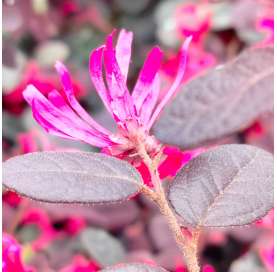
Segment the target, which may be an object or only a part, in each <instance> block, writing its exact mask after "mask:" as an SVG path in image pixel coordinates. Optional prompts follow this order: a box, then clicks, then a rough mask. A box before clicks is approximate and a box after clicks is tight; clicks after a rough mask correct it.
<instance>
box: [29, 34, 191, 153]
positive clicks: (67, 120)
mask: <svg viewBox="0 0 277 272" xmlns="http://www.w3.org/2000/svg"><path fill="white" fill-rule="evenodd" d="M113 36H114V32H113V33H111V34H110V35H108V37H107V39H106V43H105V44H104V45H102V46H100V47H98V48H96V49H95V50H93V51H92V52H91V55H90V62H89V70H90V76H91V80H92V82H93V84H94V86H95V89H96V91H97V93H98V95H99V96H100V97H101V99H102V101H103V103H104V105H105V107H106V109H107V111H108V112H109V113H110V114H111V115H112V117H113V119H114V120H115V122H116V123H117V126H118V132H117V133H116V134H112V133H111V132H110V131H108V130H107V129H106V128H104V127H103V126H101V125H100V124H99V123H97V122H96V121H95V120H94V119H93V118H92V117H91V116H90V115H89V114H88V113H87V112H86V111H85V109H84V108H83V107H82V106H81V105H80V104H79V102H78V101H77V99H76V97H75V96H74V92H73V85H72V81H71V78H70V75H69V72H68V70H67V69H66V67H65V66H64V65H63V64H62V63H60V62H57V63H56V66H55V67H56V70H57V72H58V73H59V75H60V79H61V82H62V85H63V93H60V92H58V91H57V90H52V91H51V92H49V93H48V97H47V98H46V97H45V96H44V95H43V94H42V92H43V90H38V89H37V88H36V87H35V86H34V85H29V86H28V87H27V88H26V90H25V91H24V97H25V99H26V101H27V102H28V103H29V104H30V105H31V107H32V111H33V116H34V118H35V119H36V121H37V122H38V123H39V124H40V125H41V126H42V127H43V128H44V129H45V130H46V131H48V132H49V133H51V134H53V135H56V136H61V137H64V138H68V139H72V140H81V141H84V142H86V143H88V144H91V145H93V146H96V147H99V148H103V149H106V150H108V151H109V152H110V153H111V154H112V155H114V156H120V155H123V156H131V155H133V156H134V154H136V148H137V146H138V145H139V144H143V145H144V146H145V148H146V150H147V152H148V154H149V155H150V156H152V155H154V154H156V153H157V152H158V151H159V144H158V143H157V141H156V140H155V139H154V137H152V136H150V135H149V131H150V129H151V127H152V125H153V124H154V122H155V120H156V119H157V118H158V116H159V114H160V112H161V111H162V109H163V108H164V106H165V104H166V103H167V102H168V101H169V100H170V99H171V97H172V96H173V95H174V94H175V92H176V90H177V89H178V87H179V85H180V84H181V82H182V79H183V76H184V73H185V67H186V60H187V50H188V46H189V43H190V40H191V37H189V38H187V39H186V41H185V42H184V44H183V46H182V48H181V52H180V62H179V68H178V72H177V75H176V78H175V80H174V82H173V84H172V86H171V87H170V88H169V90H168V91H167V92H166V95H165V96H164V97H163V99H162V100H161V101H160V102H159V103H158V98H159V93H160V82H159V69H160V65H161V61H162V51H161V49H160V48H159V47H154V48H153V49H152V50H151V51H150V53H149V54H148V56H147V59H146V61H145V63H144V65H143V67H142V69H141V71H140V74H139V76H138V79H137V82H136V84H135V87H134V89H133V90H132V93H130V92H129V90H128V88H127V84H126V82H127V74H128V68H129V63H130V59H131V45H132V39H133V34H132V32H127V31H125V30H122V31H121V32H120V34H119V37H118V42H117V44H116V47H115V48H114V47H113ZM103 66H104V68H105V69H104V71H103ZM104 74H105V76H104Z"/></svg>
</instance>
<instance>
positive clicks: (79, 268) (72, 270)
mask: <svg viewBox="0 0 277 272" xmlns="http://www.w3.org/2000/svg"><path fill="white" fill-rule="evenodd" d="M99 270H100V266H99V265H98V264H97V263H96V262H95V261H92V260H87V259H86V258H85V257H83V256H82V255H76V256H74V258H73V260H72V263H71V264H69V265H68V266H66V267H64V268H62V269H61V270H60V271H59V272H96V271H99Z"/></svg>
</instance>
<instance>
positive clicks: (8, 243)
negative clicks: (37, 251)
mask: <svg viewBox="0 0 277 272" xmlns="http://www.w3.org/2000/svg"><path fill="white" fill-rule="evenodd" d="M20 254H21V248H20V245H19V244H18V243H17V241H16V240H15V239H14V238H13V237H12V236H10V235H8V234H6V233H3V236H2V271H3V272H15V271H16V272H27V271H28V270H26V269H25V268H24V266H23V264H22V261H21V256H20Z"/></svg>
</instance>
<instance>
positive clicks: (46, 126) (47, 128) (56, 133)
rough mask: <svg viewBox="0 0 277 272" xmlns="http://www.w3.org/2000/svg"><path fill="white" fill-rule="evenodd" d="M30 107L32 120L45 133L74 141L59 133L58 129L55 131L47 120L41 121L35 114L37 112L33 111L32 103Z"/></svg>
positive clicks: (37, 114)
mask: <svg viewBox="0 0 277 272" xmlns="http://www.w3.org/2000/svg"><path fill="white" fill-rule="evenodd" d="M31 107H32V111H33V117H34V119H35V120H36V121H37V122H38V123H39V124H40V125H41V126H42V127H43V128H44V129H45V131H47V132H48V133H49V134H52V135H54V136H58V137H62V138H65V139H70V140H76V139H75V138H73V137H71V136H69V135H67V134H65V133H63V132H62V131H60V130H59V129H57V128H56V127H55V126H53V125H52V124H50V123H49V122H48V121H47V120H45V119H43V118H42V117H41V116H40V115H39V113H38V112H37V110H35V105H34V103H32V105H31Z"/></svg>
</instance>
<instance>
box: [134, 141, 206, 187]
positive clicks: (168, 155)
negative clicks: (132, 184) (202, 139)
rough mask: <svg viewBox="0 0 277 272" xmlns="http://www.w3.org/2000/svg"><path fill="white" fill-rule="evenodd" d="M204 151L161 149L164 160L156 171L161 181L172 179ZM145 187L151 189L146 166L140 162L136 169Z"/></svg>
mask: <svg viewBox="0 0 277 272" xmlns="http://www.w3.org/2000/svg"><path fill="white" fill-rule="evenodd" d="M203 151H205V149H204V148H197V149H194V150H188V151H181V150H180V149H179V148H177V147H172V146H165V147H164V148H163V154H164V160H163V161H162V162H161V164H160V165H159V168H158V171H159V174H160V178H161V179H165V178H172V177H174V176H175V175H176V174H177V172H178V171H179V170H180V169H181V167H182V166H184V165H185V164H186V163H187V162H189V161H190V160H191V159H193V158H195V157H196V156H198V155H199V154H201V153H202V152H203ZM136 168H137V170H138V171H139V172H140V174H141V176H142V178H143V181H144V183H145V184H146V185H148V186H150V187H152V186H153V184H152V182H151V175H150V172H149V170H148V168H147V166H146V165H145V164H144V163H143V162H141V163H140V164H139V165H138V166H137V167H136Z"/></svg>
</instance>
